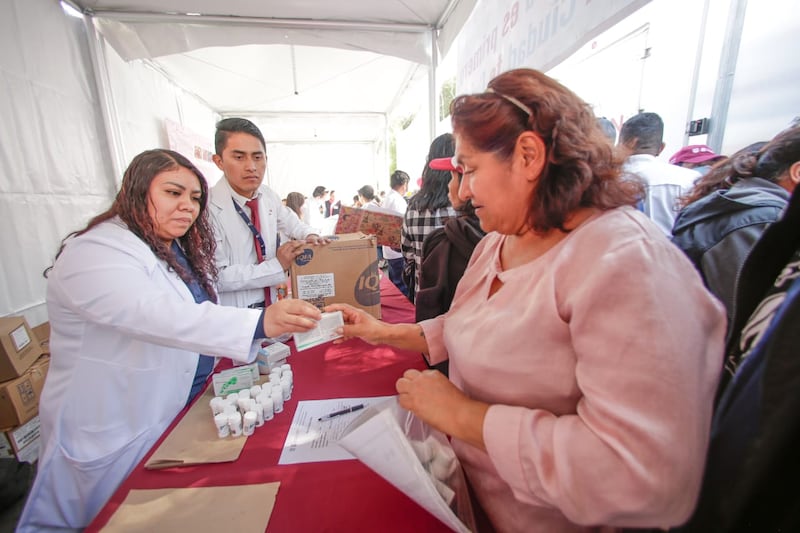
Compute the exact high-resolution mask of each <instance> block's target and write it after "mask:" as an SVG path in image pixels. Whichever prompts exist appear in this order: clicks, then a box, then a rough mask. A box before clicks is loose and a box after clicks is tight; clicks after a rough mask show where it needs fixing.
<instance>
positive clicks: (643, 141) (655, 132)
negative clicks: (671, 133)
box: [619, 113, 664, 155]
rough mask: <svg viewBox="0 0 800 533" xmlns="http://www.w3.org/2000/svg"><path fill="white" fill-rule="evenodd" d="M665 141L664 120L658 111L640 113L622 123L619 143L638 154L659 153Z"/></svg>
mask: <svg viewBox="0 0 800 533" xmlns="http://www.w3.org/2000/svg"><path fill="white" fill-rule="evenodd" d="M663 142H664V121H663V120H661V117H660V116H658V115H657V114H656V113H639V114H638V115H634V116H632V117H631V118H629V119H628V120H626V121H625V123H624V124H623V125H622V129H621V130H620V132H619V143H620V144H624V145H626V146H628V147H630V148H631V149H633V151H634V153H636V154H651V155H658V154H659V153H660V152H661V145H662V144H663Z"/></svg>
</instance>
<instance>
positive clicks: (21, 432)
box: [5, 415, 41, 463]
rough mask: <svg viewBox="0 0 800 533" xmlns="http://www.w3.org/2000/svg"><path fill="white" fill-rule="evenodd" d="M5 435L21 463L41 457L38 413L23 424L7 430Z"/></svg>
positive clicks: (34, 460) (30, 461) (31, 461)
mask: <svg viewBox="0 0 800 533" xmlns="http://www.w3.org/2000/svg"><path fill="white" fill-rule="evenodd" d="M5 436H6V437H7V438H8V442H9V443H10V444H11V448H12V449H13V450H14V455H15V456H16V457H17V461H19V462H20V463H33V462H36V460H37V459H38V458H39V447H40V445H41V437H40V436H39V416H38V415H37V416H35V417H33V418H31V419H30V420H29V421H28V422H26V423H24V424H23V425H21V426H18V427H15V428H12V429H9V430H6V432H5Z"/></svg>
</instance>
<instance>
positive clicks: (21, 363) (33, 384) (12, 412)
mask: <svg viewBox="0 0 800 533" xmlns="http://www.w3.org/2000/svg"><path fill="white" fill-rule="evenodd" d="M37 333H39V334H40V335H42V336H45V335H46V336H47V338H44V339H40V338H39V337H38V336H37ZM48 340H49V327H48V325H47V324H43V325H41V326H37V328H36V331H35V332H34V330H33V329H32V328H31V327H30V326H28V323H27V321H26V320H25V318H24V317H21V316H11V317H0V428H4V429H2V430H0V431H2V432H3V433H4V434H3V435H2V436H0V438H2V439H3V440H5V441H7V444H8V446H0V448H2V449H4V452H2V453H5V454H10V453H12V452H13V455H15V456H16V457H17V460H19V461H22V462H25V461H27V462H34V461H36V459H37V458H38V454H39V417H38V414H39V397H40V395H41V393H42V388H43V387H44V380H45V377H46V376H47V370H48V368H49V366H50V356H49V355H47V354H49V351H50V350H49V348H48V345H47V343H48Z"/></svg>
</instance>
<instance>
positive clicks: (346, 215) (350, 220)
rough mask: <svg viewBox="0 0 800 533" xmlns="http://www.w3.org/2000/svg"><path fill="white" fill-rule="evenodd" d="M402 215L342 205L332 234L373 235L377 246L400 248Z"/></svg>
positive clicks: (377, 209) (379, 208) (380, 209)
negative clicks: (359, 233) (358, 233)
mask: <svg viewBox="0 0 800 533" xmlns="http://www.w3.org/2000/svg"><path fill="white" fill-rule="evenodd" d="M402 228H403V215H400V214H397V213H395V212H394V211H391V210H389V209H384V208H382V207H371V208H370V209H359V208H358V207H347V206H345V205H343V206H342V207H341V208H340V209H339V219H338V220H337V221H336V230H335V231H334V233H336V234H337V235H338V234H342V233H357V232H361V233H366V234H367V235H375V238H376V239H378V244H380V245H382V246H390V247H392V248H400V242H401V229H402Z"/></svg>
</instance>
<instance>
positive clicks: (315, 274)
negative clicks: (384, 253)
mask: <svg viewBox="0 0 800 533" xmlns="http://www.w3.org/2000/svg"><path fill="white" fill-rule="evenodd" d="M331 239H333V240H332V241H331V242H330V243H329V244H327V245H325V246H309V247H307V248H306V249H305V251H304V252H303V253H302V254H300V255H298V256H297V257H296V258H295V260H294V263H293V264H292V269H291V280H292V295H293V297H294V298H300V299H301V300H306V301H308V302H311V303H312V304H314V305H316V306H317V307H319V308H320V309H322V308H323V307H325V306H326V305H328V304H333V303H346V304H350V305H353V306H355V307H360V308H361V309H364V310H365V311H367V312H368V313H370V314H371V315H372V316H374V317H376V318H380V317H381V291H380V281H381V279H380V273H379V270H378V253H377V242H376V240H375V237H374V236H372V235H365V234H363V233H347V234H344V235H335V236H333V237H331Z"/></svg>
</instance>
